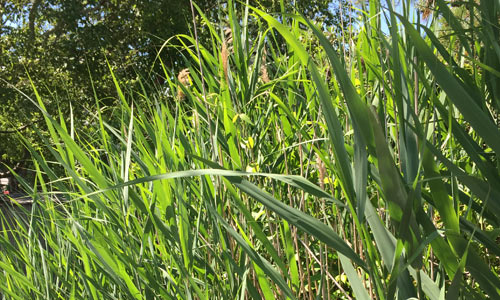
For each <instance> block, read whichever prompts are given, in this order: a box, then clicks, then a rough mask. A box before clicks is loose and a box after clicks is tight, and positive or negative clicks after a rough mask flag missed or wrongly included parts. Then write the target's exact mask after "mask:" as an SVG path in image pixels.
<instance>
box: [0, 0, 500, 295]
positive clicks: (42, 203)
mask: <svg viewBox="0 0 500 300" xmlns="http://www.w3.org/2000/svg"><path fill="white" fill-rule="evenodd" d="M405 3H406V2H405ZM487 3H489V2H487ZM491 3H492V2H491ZM406 4H409V3H406ZM469 4H470V6H471V8H470V9H471V10H473V11H474V13H472V14H470V15H471V16H476V17H477V18H479V19H480V21H481V22H483V23H482V24H483V26H484V28H482V29H479V28H477V29H476V28H473V29H464V28H463V27H462V25H461V24H460V23H459V22H455V21H454V19H453V18H454V16H453V15H449V14H448V13H449V11H448V6H446V5H445V4H444V3H443V2H441V1H437V6H436V8H435V9H436V11H435V13H436V14H437V15H439V14H441V15H443V16H444V18H447V19H446V21H448V22H449V23H450V24H451V25H452V27H453V30H454V31H453V37H454V39H456V40H459V41H460V43H459V46H458V47H457V48H458V49H455V48H450V50H447V48H446V47H445V46H444V45H443V39H442V38H438V37H436V36H435V35H434V34H433V32H432V30H431V29H429V28H427V27H424V26H423V25H422V24H420V23H417V25H414V24H412V23H410V21H409V20H408V19H409V18H408V16H409V8H408V7H409V5H408V6H404V7H405V9H403V11H400V12H399V13H396V12H394V11H393V8H392V7H391V6H390V3H388V5H389V7H387V8H385V9H384V8H382V7H381V4H380V3H379V2H378V1H370V6H369V7H364V6H363V7H361V9H362V14H361V16H362V17H361V19H362V22H361V24H360V25H359V26H358V27H357V28H356V29H354V28H353V29H352V30H353V35H352V39H351V40H349V43H348V45H349V47H347V46H346V47H345V48H340V49H337V48H334V46H332V45H335V44H336V43H332V41H331V40H329V38H328V37H326V36H325V35H324V32H323V30H322V29H321V28H319V27H318V26H317V25H315V24H312V23H310V22H309V21H307V20H305V19H304V18H302V17H301V16H300V15H283V16H281V17H280V21H278V20H277V19H275V18H274V17H272V16H270V15H268V14H266V13H264V12H262V11H260V10H258V9H255V8H252V7H249V6H244V7H243V10H244V13H243V14H242V15H243V16H244V17H243V19H242V20H237V19H236V18H235V15H236V13H235V11H234V9H235V6H233V5H232V4H231V2H230V5H229V6H228V9H229V20H230V22H229V23H230V33H231V36H230V38H229V37H228V36H227V35H228V34H227V32H229V31H228V30H224V28H218V27H217V26H215V25H214V24H211V23H210V22H209V21H208V20H204V21H205V22H206V24H207V26H208V29H209V30H210V32H211V34H212V35H211V36H212V40H210V41H209V42H210V43H211V45H212V46H211V47H208V46H207V47H205V46H204V45H202V44H200V43H199V42H198V41H197V40H196V39H195V38H193V37H191V36H184V35H180V36H178V37H177V39H178V40H179V41H180V42H181V44H182V45H184V47H183V48H182V51H183V53H185V55H186V67H187V69H185V70H183V71H182V72H181V73H182V76H181V74H175V73H174V72H171V71H170V70H167V69H166V68H164V70H165V74H162V76H164V77H165V78H166V82H167V84H168V88H167V89H166V91H167V92H166V93H163V92H160V91H151V90H150V89H148V88H146V87H145V86H146V84H147V83H146V82H140V83H141V85H142V86H144V88H143V89H142V90H140V91H129V90H127V89H125V88H124V87H123V86H121V85H120V84H119V80H118V79H116V78H114V76H113V79H114V80H115V85H116V90H117V95H118V102H119V103H120V105H119V106H118V107H117V109H116V111H115V113H114V118H115V119H113V120H108V119H107V118H105V117H104V116H103V115H102V114H101V113H100V110H99V111H98V112H97V113H96V114H95V115H94V117H93V120H92V122H93V124H95V128H94V130H93V131H83V130H78V129H74V128H73V127H72V126H68V124H67V123H66V121H65V119H64V118H60V119H59V120H57V119H55V118H53V117H52V116H49V115H48V114H46V113H45V120H46V123H47V126H48V130H49V133H50V135H49V137H47V136H45V135H43V134H40V138H41V139H42V140H43V142H44V143H45V145H46V147H47V149H49V151H50V157H43V156H42V154H39V152H37V151H36V150H35V149H33V148H32V147H31V146H30V144H29V143H26V147H28V149H29V150H30V152H31V154H32V156H33V158H34V164H35V167H36V170H37V172H36V180H35V181H34V182H33V183H27V182H23V181H22V179H20V180H21V182H22V183H23V185H24V188H25V189H26V190H27V191H28V192H30V194H31V195H32V197H33V199H34V203H33V207H32V209H31V212H30V213H28V217H27V218H22V217H21V216H19V217H17V218H15V220H16V221H17V222H14V223H16V224H14V225H10V226H11V229H12V230H14V231H15V234H12V236H9V235H8V233H7V231H5V230H4V233H3V235H2V236H1V237H0V244H1V246H2V248H4V249H6V251H2V252H1V253H0V256H1V258H0V264H1V267H2V269H3V271H2V272H1V273H0V278H1V279H2V280H0V289H1V290H2V294H3V296H4V297H6V298H7V297H11V298H17V299H31V298H41V299H57V298H64V299H66V298H78V299H89V298H91V299H92V298H93V299H102V298H110V299H112V298H119V299H129V298H130V299H134V298H136V299H156V298H162V299H163V298H165V299H170V298H172V299H174V298H175V299H246V298H254V299H261V298H264V299H275V298H283V299H285V298H288V299H316V298H322V299H338V298H344V299H350V298H359V299H373V298H376V299H393V298H395V297H398V298H402V299H408V298H412V297H413V298H416V297H418V298H421V299H426V298H428V299H441V298H443V297H445V296H446V298H450V299H457V298H461V299H475V298H478V299H483V298H486V297H488V298H492V299H495V298H498V297H500V290H499V288H498V287H499V286H500V280H499V279H498V278H499V277H498V272H499V263H498V256H499V253H500V251H499V250H500V248H499V247H498V236H499V230H498V221H499V220H498V215H499V214H498V212H499V207H500V206H499V203H498V201H497V200H498V197H497V196H498V194H499V193H500V191H499V190H498V187H499V186H500V185H499V184H498V183H499V180H500V177H499V168H498V161H497V154H496V153H498V151H499V150H500V145H499V141H500V138H499V137H500V132H499V130H498V126H497V124H498V98H497V96H496V89H497V87H498V86H497V85H496V82H497V79H498V78H497V77H495V76H497V74H496V72H495V71H494V68H493V65H494V62H498V57H497V53H496V52H495V49H496V48H495V47H496V46H498V45H497V41H498V39H492V38H490V35H488V31H487V30H488V29H487V28H490V29H491V30H492V31H491V32H492V33H491V34H493V35H494V34H496V29H497V28H498V9H499V8H498V6H497V5H495V4H485V3H483V2H481V3H480V4H476V2H474V1H471V2H470V3H469ZM384 17H385V18H386V20H385V22H386V23H387V24H388V25H389V32H388V33H384V32H383V31H382V29H381V25H380V24H381V23H380V22H381V18H384ZM250 22H251V23H252V24H254V25H255V24H257V25H258V29H257V30H256V31H255V32H249V31H248V28H250V27H249V26H246V25H245V24H249V23H250ZM432 26H437V25H434V24H431V27H432ZM485 28H486V29H485ZM471 30H472V32H473V33H471ZM354 32H355V33H354ZM424 32H425V34H424V35H423V34H422V33H424ZM471 34H474V37H475V39H472V38H471ZM423 36H424V37H423ZM479 46H482V49H485V50H480V47H479ZM165 47H168V44H167V45H165ZM467 49H469V50H470V51H469V50H467ZM472 49H476V50H474V51H475V52H474V51H472ZM488 49H489V50H488ZM466 50H467V53H468V54H469V55H466V54H465V51H466ZM340 53H343V54H340ZM344 53H345V54H346V55H344ZM158 63H160V64H161V60H159V62H158ZM111 72H112V71H111ZM325 75H326V76H325ZM35 90H36V89H35ZM181 99H182V101H181ZM33 102H34V104H36V105H38V106H39V107H40V109H41V110H42V111H44V110H43V99H41V98H40V97H37V98H36V99H34V100H33ZM96 102H97V104H99V99H96ZM56 170H57V171H56ZM60 170H63V171H62V172H61V171H60ZM61 174H63V175H61ZM54 197H57V199H59V200H60V201H59V202H58V201H55V202H54V201H53V200H51V198H54ZM12 238H13V239H14V242H12V241H11V240H10V239H12Z"/></svg>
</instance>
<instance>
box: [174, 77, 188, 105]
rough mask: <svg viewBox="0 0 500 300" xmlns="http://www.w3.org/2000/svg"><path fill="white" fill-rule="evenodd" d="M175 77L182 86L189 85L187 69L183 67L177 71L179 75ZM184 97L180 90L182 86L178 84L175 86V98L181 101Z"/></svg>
mask: <svg viewBox="0 0 500 300" xmlns="http://www.w3.org/2000/svg"><path fill="white" fill-rule="evenodd" d="M177 79H178V80H179V83H180V84H182V85H183V86H184V87H187V86H189V69H183V70H181V71H180V72H179V75H177ZM185 98H186V95H185V94H184V92H183V91H182V88H181V87H180V86H177V100H179V101H182V100H184V99H185Z"/></svg>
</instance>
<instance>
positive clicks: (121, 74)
mask: <svg viewBox="0 0 500 300" xmlns="http://www.w3.org/2000/svg"><path fill="white" fill-rule="evenodd" d="M222 2H223V1H209V0H200V1H196V3H197V5H198V6H199V7H200V9H201V10H202V11H203V12H204V13H205V14H206V15H207V17H208V18H209V19H210V20H213V21H218V20H217V18H218V15H219V14H218V10H220V9H224V7H227V3H225V2H224V3H222ZM332 3H333V2H332V1H329V0H314V1H306V0H300V1H296V6H297V8H298V9H299V10H300V11H302V12H303V13H304V14H305V15H306V16H307V17H309V18H311V19H316V20H322V21H323V22H324V23H325V24H327V25H331V24H338V23H340V21H339V20H340V13H341V12H342V7H344V9H345V7H347V5H345V0H343V1H341V2H340V3H341V4H343V6H342V5H341V6H332ZM219 4H221V5H219ZM250 4H251V5H253V6H257V7H260V8H261V9H264V10H266V11H268V12H280V11H282V10H283V9H285V11H287V12H291V11H293V5H292V4H291V3H289V1H278V0H263V1H260V2H258V1H250ZM235 5H239V4H235ZM0 22H1V23H0V25H1V26H0V79H2V80H3V81H2V82H1V84H0V99H2V103H1V105H0V139H1V140H2V143H0V159H1V161H2V162H6V163H7V164H13V163H14V162H17V161H20V160H23V159H25V155H24V151H23V149H24V146H22V145H21V144H20V143H19V141H18V140H17V139H16V138H15V136H16V132H17V130H20V131H21V132H22V134H23V135H24V136H25V137H26V138H27V139H28V140H30V141H37V140H38V139H37V133H36V132H35V131H34V130H33V128H34V126H37V125H38V124H42V123H43V122H39V121H40V120H41V119H42V116H41V114H40V111H39V110H38V108H36V107H35V106H34V105H32V103H31V102H30V101H29V100H27V99H26V97H25V96H23V95H22V94H21V93H20V91H21V92H23V93H25V94H26V95H28V96H30V97H34V93H33V86H35V87H36V88H37V89H38V92H39V94H40V95H41V97H42V98H43V100H44V102H45V106H46V108H47V110H48V111H49V113H51V114H52V115H57V114H58V112H61V114H62V115H63V116H65V115H69V110H70V109H71V108H73V114H75V118H76V119H78V120H82V119H85V118H88V114H90V112H91V111H93V110H94V106H95V98H94V92H95V94H96V95H97V97H98V99H100V101H102V103H101V104H102V105H105V106H111V105H113V101H114V100H113V98H109V96H110V95H114V94H115V92H114V85H113V81H112V78H111V73H110V71H109V67H108V62H109V64H110V65H111V66H112V67H113V72H114V73H115V75H116V77H117V78H119V79H120V80H122V81H123V82H126V83H128V84H131V83H133V81H134V80H135V79H136V78H138V76H139V77H140V76H144V77H146V78H147V77H148V74H150V73H149V72H150V71H151V69H150V68H151V66H152V63H153V61H155V59H156V57H157V53H158V50H159V49H160V48H161V46H162V45H163V43H164V42H165V41H166V40H168V39H169V38H171V37H172V36H174V35H176V34H186V33H189V31H190V29H191V28H192V15H191V7H190V2H189V0H182V1H179V0H149V1H140V0H121V1H116V0H84V1H73V0H46V1H42V0H12V1H7V0H0ZM198 24H199V25H198V26H202V25H200V24H201V22H200V20H198ZM201 32H202V34H203V30H201ZM201 38H202V39H203V36H202V37H201ZM174 42H175V41H174ZM161 58H162V61H163V62H164V63H165V64H166V66H167V67H168V68H173V69H182V68H183V58H182V56H181V55H180V54H179V53H177V52H176V50H175V48H173V47H169V48H166V49H163V50H162V56H161ZM156 67H157V69H156V70H154V71H156V73H159V74H161V73H162V71H161V67H160V66H158V64H156ZM28 75H29V77H28ZM148 79H149V78H148ZM6 82H8V84H7V83H6ZM70 103H71V106H70ZM86 114H87V117H86ZM41 131H42V132H43V131H44V129H43V128H41ZM34 144H35V145H36V142H34ZM0 168H2V166H0ZM0 171H1V170H0Z"/></svg>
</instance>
